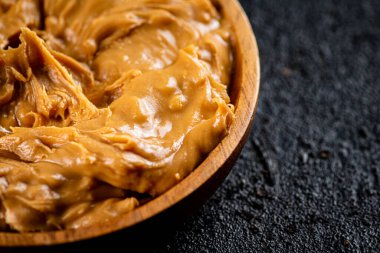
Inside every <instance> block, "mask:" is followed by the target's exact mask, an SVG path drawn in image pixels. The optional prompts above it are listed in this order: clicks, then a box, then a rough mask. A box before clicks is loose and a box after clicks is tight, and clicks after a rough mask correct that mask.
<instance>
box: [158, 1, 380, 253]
mask: <svg viewBox="0 0 380 253" xmlns="http://www.w3.org/2000/svg"><path fill="white" fill-rule="evenodd" d="M241 3H242V5H243V7H244V9H245V10H246V12H247V14H248V16H249V18H250V20H251V23H252V25H253V29H254V31H255V34H256V37H257V40H258V44H259V49H260V56H261V67H262V80H261V94H260V103H259V107H258V111H257V115H256V119H255V121H254V126H253V129H252V134H251V137H250V139H249V141H248V143H247V145H246V146H245V149H244V150H243V152H242V154H241V156H240V158H239V160H238V162H237V163H236V165H235V166H234V168H233V170H232V172H231V174H230V175H229V177H228V178H227V179H226V181H225V182H224V183H223V185H222V186H221V187H220V188H219V190H218V191H217V192H216V194H215V195H214V196H213V197H212V198H211V199H210V200H209V201H208V202H207V203H206V204H205V205H204V206H203V207H202V208H201V209H200V211H199V212H197V213H196V214H195V215H193V216H192V217H190V218H189V220H187V221H186V222H185V223H184V224H182V225H179V227H178V228H177V229H176V230H175V231H172V232H170V234H169V235H168V236H167V237H166V239H164V240H163V241H162V242H161V245H159V246H158V249H157V252H380V1H378V0H372V1H371V0H319V1H306V0H286V1H285V0H245V1H241Z"/></svg>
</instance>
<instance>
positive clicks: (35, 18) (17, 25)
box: [0, 0, 233, 232]
mask: <svg viewBox="0 0 380 253" xmlns="http://www.w3.org/2000/svg"><path fill="white" fill-rule="evenodd" d="M0 7H1V8H0V10H1V15H0V46H1V49H0V126H1V127H0V199H1V204H0V225H1V228H2V230H9V229H11V230H17V231H21V232H22V231H25V232H26V231H41V230H52V229H64V228H78V227H83V226H88V225H92V224H95V223H98V222H103V221H106V220H107V219H110V218H112V217H116V216H118V215H120V214H123V213H126V212H129V211H131V210H133V209H134V208H135V207H136V206H137V205H139V204H141V203H142V202H143V201H144V200H143V199H142V198H141V197H140V196H141V195H140V194H146V195H148V196H151V197H154V196H157V195H159V194H161V193H163V192H165V191H166V190H168V189H169V188H170V187H172V186H173V185H175V184H176V183H178V182H179V181H180V180H182V179H183V178H184V177H186V176H187V175H188V174H189V173H190V172H191V171H192V170H193V169H194V168H195V167H196V166H197V165H198V164H199V162H201V161H202V159H203V158H204V157H205V156H206V155H207V153H208V152H210V151H211V150H212V149H214V147H215V146H216V145H217V144H218V143H219V142H220V141H221V140H222V139H223V138H224V137H225V135H226V134H227V133H228V128H229V125H230V124H231V121H232V120H233V106H232V105H231V104H230V100H229V96H228V93H227V90H228V85H229V83H230V74H231V68H232V65H233V59H232V53H231V47H230V40H231V38H230V37H231V34H230V31H229V25H228V24H226V23H225V21H224V20H223V17H221V15H220V14H219V13H218V12H217V11H216V9H215V7H214V6H213V5H212V3H211V1H210V0H133V1H132V0H110V1H100V0H99V1H97V0H82V1H79V0H68V1H67V0H66V1H63V0H55V1H53V0H45V1H43V5H41V2H40V1H33V0H18V1H5V0H3V1H2V0H0ZM20 10H22V11H20Z"/></svg>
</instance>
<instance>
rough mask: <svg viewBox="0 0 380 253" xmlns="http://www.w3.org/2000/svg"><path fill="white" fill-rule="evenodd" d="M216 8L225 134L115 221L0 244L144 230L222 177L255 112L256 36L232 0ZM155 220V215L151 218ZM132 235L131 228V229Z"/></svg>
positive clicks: (198, 199)
mask: <svg viewBox="0 0 380 253" xmlns="http://www.w3.org/2000/svg"><path fill="white" fill-rule="evenodd" d="M214 2H216V3H219V4H220V7H221V10H222V12H223V14H224V16H225V18H226V19H227V20H229V22H230V23H231V24H232V26H233V30H234V33H235V41H234V54H235V71H234V78H233V80H234V82H233V84H232V86H231V90H230V95H231V99H232V101H233V103H234V104H235V106H236V118H235V121H234V123H233V124H232V125H231V129H230V133H229V135H228V136H227V137H226V138H225V139H224V140H223V141H222V142H221V143H220V144H219V145H218V146H217V147H216V148H215V149H214V150H213V151H212V152H211V153H210V154H209V155H208V157H207V158H206V159H205V160H204V161H203V162H202V163H201V164H200V165H199V166H198V167H197V168H196V169H195V170H194V171H193V172H192V173H191V174H190V175H189V176H188V177H186V178H185V179H184V180H183V181H181V182H180V183H179V184H177V185H176V186H174V187H173V188H171V189H170V190H169V191H167V192H166V193H164V194H163V195H161V196H159V197H157V198H155V199H153V200H152V201H150V202H148V203H147V204H145V205H142V206H141V207H139V208H137V209H135V210H134V211H132V212H130V213H127V214H125V215H123V216H121V217H118V218H117V219H115V220H112V221H109V222H106V223H104V224H99V225H97V226H93V227H88V228H81V229H77V230H62V231H52V232H37V233H10V232H0V246H1V247H13V246H16V247H17V246H21V247H23V246H42V245H56V244H64V243H69V242H77V241H82V240H86V239H91V238H95V237H99V236H102V235H106V234H110V233H112V232H116V231H119V230H123V231H128V230H131V231H133V229H134V228H135V227H138V226H140V227H141V226H142V227H143V229H146V227H147V226H149V225H145V224H150V223H151V221H152V220H154V219H153V218H156V217H160V218H159V219H161V218H162V216H163V214H166V216H168V214H169V216H172V217H173V215H174V216H183V215H184V214H186V213H189V210H192V209H196V208H197V207H199V205H200V204H201V203H203V201H204V200H205V199H207V198H208V197H209V196H210V195H211V194H212V193H213V192H214V191H215V190H216V188H217V186H219V184H220V183H221V182H222V181H223V179H224V178H225V177H226V176H227V174H228V172H229V171H230V169H231V168H232V165H233V163H234V162H235V160H236V159H237V157H238V155H239V153H240V151H241V149H242V148H243V146H244V143H245V141H246V138H247V136H248V134H249V130H250V127H251V124H252V121H253V117H254V114H255V111H256V106H257V100H258V93H259V78H260V66H259V55H258V49H257V44H256V40H255V37H254V34H253V32H252V29H251V26H250V23H249V21H248V19H247V16H246V15H245V13H244V11H243V9H242V8H241V6H240V4H239V2H238V1H237V0H218V1H214ZM156 219H157V218H156ZM131 236H133V233H131Z"/></svg>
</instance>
